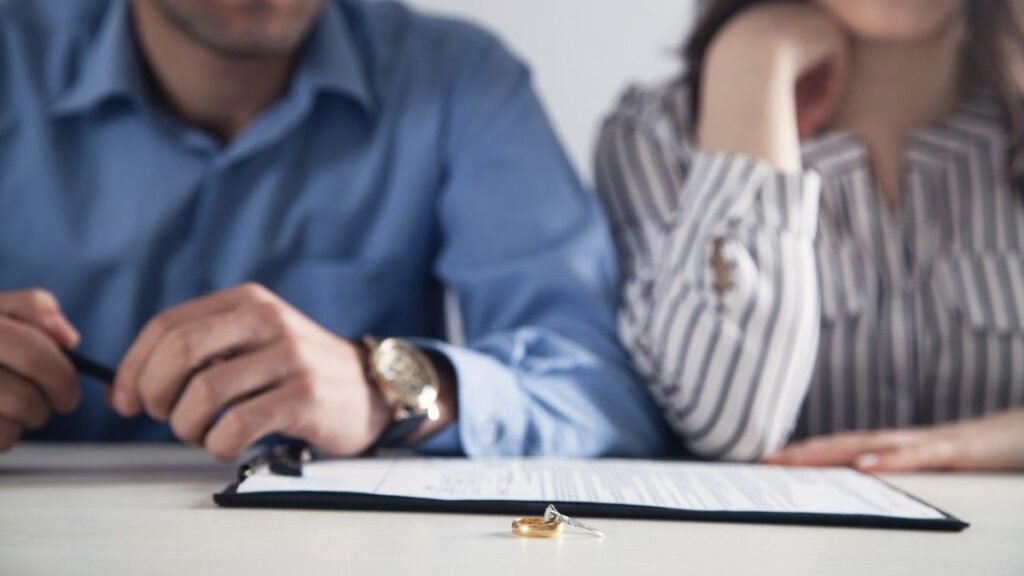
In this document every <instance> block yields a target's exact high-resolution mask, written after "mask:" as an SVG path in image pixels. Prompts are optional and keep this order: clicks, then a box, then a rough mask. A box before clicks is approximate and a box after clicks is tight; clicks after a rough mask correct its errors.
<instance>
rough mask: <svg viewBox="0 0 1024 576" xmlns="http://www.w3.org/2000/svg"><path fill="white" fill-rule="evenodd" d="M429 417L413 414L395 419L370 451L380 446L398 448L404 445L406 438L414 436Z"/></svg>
mask: <svg viewBox="0 0 1024 576" xmlns="http://www.w3.org/2000/svg"><path fill="white" fill-rule="evenodd" d="M426 419H427V415H426V414H412V415H410V416H409V417H407V418H400V419H398V420H395V421H394V422H392V423H391V425H390V426H388V427H387V428H386V429H385V430H384V433H383V434H381V435H380V438H377V441H376V442H374V443H373V446H372V447H371V448H370V451H373V450H378V449H380V448H396V447H399V446H402V445H403V444H404V443H405V440H406V439H407V438H409V436H412V434H413V433H414V432H416V430H419V427H420V425H422V424H423V421H424V420H426Z"/></svg>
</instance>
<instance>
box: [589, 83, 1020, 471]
mask: <svg viewBox="0 0 1024 576" xmlns="http://www.w3.org/2000/svg"><path fill="white" fill-rule="evenodd" d="M687 95H688V90H687V87H686V86H685V85H683V84H682V83H679V82H677V83H673V84H670V85H668V86H666V87H662V88H660V89H657V90H640V89H632V90H630V91H628V92H627V94H626V95H625V96H624V97H623V99H622V101H621V103H620V105H619V107H618V109H617V110H616V111H615V112H614V113H613V114H612V115H611V116H610V117H609V118H608V119H607V121H606V124H605V126H604V129H603V132H602V136H601V139H600V142H599V145H598V151H597V162H596V170H597V174H596V176H597V188H598V191H599V193H600V195H601V197H602V199H603V201H604V202H605V204H606V206H607V208H608V211H609V213H610V215H611V219H612V224H613V229H614V233H615V237H616V241H617V244H618V248H619V255H620V259H621V262H622V270H623V274H624V276H625V289H624V293H623V303H622V310H621V314H620V330H621V334H622V339H623V342H624V344H625V346H626V347H627V349H628V350H629V351H630V353H631V354H632V355H633V358H634V361H635V363H636V365H637V368H638V370H640V372H641V373H642V374H643V375H644V376H645V377H646V379H647V381H648V382H649V387H650V390H651V393H652V394H653V396H654V398H655V399H656V401H657V402H658V403H659V405H660V406H661V408H662V410H663V412H664V414H665V416H666V418H667V420H668V422H669V423H670V424H671V425H672V427H673V428H674V429H675V430H676V432H677V433H678V434H679V436H680V437H681V438H682V440H683V442H684V444H685V445H686V447H687V448H689V449H690V450H691V451H693V452H694V453H696V454H698V455H702V456H706V457H715V458H727V459H742V460H747V459H755V458H759V457H761V456H763V455H766V454H769V453H771V452H774V451H775V450H777V449H779V448H780V447H781V446H782V445H783V444H784V443H785V442H787V441H788V440H789V439H791V438H800V437H806V436H811V435H820V434H828V433H834V432H839V431H843V430H862V429H877V428H889V427H906V426H912V425H927V424H933V423H939V422H945V421H950V420H956V419H962V418H969V417H972V416H977V415H981V414H985V413H989V412H993V411H997V410H1000V409H1005V408H1006V407H1009V406H1019V405H1022V404H1024V195H1022V194H1024V190H1019V189H1018V190H1014V189H1013V188H1012V186H1011V185H1010V184H1009V181H1008V179H1007V178H1006V177H1005V173H1004V170H1005V159H1006V152H1007V150H1008V136H1007V134H1006V131H1005V128H1004V126H1003V124H1002V123H1001V122H1000V116H999V110H998V108H997V106H996V104H995V101H994V99H993V98H992V97H991V96H989V95H986V94H981V95H978V96H977V97H975V98H972V99H970V100H969V101H968V102H966V103H965V104H964V105H962V106H961V107H960V108H959V110H958V111H957V112H956V113H955V114H954V115H952V116H951V117H950V118H948V119H946V120H944V121H942V122H940V123H937V124H934V125H932V126H928V127H925V128H922V129H919V130H917V131H915V132H913V133H912V134H911V135H910V136H909V138H908V141H907V148H906V157H905V160H904V188H903V193H902V196H901V205H900V206H898V207H897V208H895V209H893V208H890V207H889V205H888V204H886V202H885V201H884V200H883V199H881V198H880V197H879V196H878V195H877V194H876V193H875V191H874V185H873V184H874V183H873V177H872V173H871V168H870V165H869V161H868V157H867V153H866V150H865V147H864V145H863V143H862V142H861V141H860V140H859V139H858V138H856V137H855V136H853V135H851V134H847V133H837V132H832V133H828V134H825V135H823V136H820V137H817V138H814V139H812V140H809V141H806V142H805V143H804V147H803V162H804V172H803V173H801V174H794V175H786V174H782V173H779V172H777V171H775V170H773V168H772V167H771V166H769V165H768V164H767V163H765V162H762V161H758V160H754V159H751V158H747V157H742V156H738V155H731V154H725V153H713V152H705V151H700V150H697V149H695V148H694V146H693V144H692V141H691V139H690V135H691V134H692V124H691V119H690V118H689V103H688V101H687V100H688V96H687ZM714 246H718V247H719V248H718V249H719V253H720V255H721V256H722V257H723V258H724V260H725V261H726V263H727V264H728V266H729V267H730V268H731V270H732V273H731V283H730V287H729V288H728V289H727V290H725V291H724V292H722V293H719V291H718V290H716V288H715V286H714V282H715V277H714V273H713V269H712V267H711V264H710V260H711V253H712V250H713V247H714Z"/></svg>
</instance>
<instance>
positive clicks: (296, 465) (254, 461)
mask: <svg viewBox="0 0 1024 576" xmlns="http://www.w3.org/2000/svg"><path fill="white" fill-rule="evenodd" d="M257 450H258V451H257V453H256V455H255V456H252V457H251V458H249V459H248V460H246V461H245V463H244V464H242V465H241V466H239V467H238V480H239V481H242V480H245V479H246V478H248V477H250V476H252V475H254V474H259V473H262V472H270V473H271V474H276V475H278V476H292V477H295V478H299V477H301V476H302V466H303V464H305V463H306V462H310V461H311V460H313V451H312V450H311V449H310V448H309V447H308V446H306V445H305V444H269V445H264V446H260V447H259V448H257Z"/></svg>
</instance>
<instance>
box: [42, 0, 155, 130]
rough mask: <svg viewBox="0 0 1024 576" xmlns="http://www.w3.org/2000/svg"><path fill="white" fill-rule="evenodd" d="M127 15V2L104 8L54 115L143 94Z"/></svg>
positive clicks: (139, 69)
mask: <svg viewBox="0 0 1024 576" xmlns="http://www.w3.org/2000/svg"><path fill="white" fill-rule="evenodd" d="M142 80H143V77H142V68H141V66H140V62H139V60H138V52H137V49H136V46H135V40H134V36H133V35H132V32H131V22H130V18H129V13H128V3H127V2H126V1H124V0H115V1H114V2H111V3H110V5H109V6H108V8H107V11H106V14H105V15H104V16H103V20H102V22H101V24H100V28H99V32H98V33H97V35H96V38H95V40H94V41H93V42H92V43H91V44H90V45H89V46H88V47H87V48H86V50H85V54H84V56H83V61H82V66H81V68H80V69H79V70H78V75H77V77H76V78H75V79H74V80H73V81H72V82H71V84H70V85H69V86H68V87H67V88H66V89H65V90H64V91H63V92H61V93H60V94H59V95H58V96H57V98H56V99H55V100H54V101H53V103H52V105H51V106H52V110H53V111H54V112H56V113H57V114H70V113H75V112H81V111H85V110H87V109H90V108H93V107H95V106H97V105H99V104H100V103H102V102H104V101H106V100H108V99H111V98H118V97H124V98H129V99H130V98H134V97H141V96H142V95H144V88H145V84H144V82H143V81H142Z"/></svg>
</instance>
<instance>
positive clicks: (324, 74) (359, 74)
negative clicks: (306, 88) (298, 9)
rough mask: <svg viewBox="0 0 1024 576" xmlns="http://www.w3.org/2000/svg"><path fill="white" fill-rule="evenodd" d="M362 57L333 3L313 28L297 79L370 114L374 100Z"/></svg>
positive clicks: (375, 107)
mask: <svg viewBox="0 0 1024 576" xmlns="http://www.w3.org/2000/svg"><path fill="white" fill-rule="evenodd" d="M361 56H362V52H361V50H360V49H359V47H358V46H357V45H356V41H355V38H353V35H352V29H351V27H350V26H349V22H348V21H347V19H346V16H345V13H344V12H343V11H342V9H341V7H340V6H338V4H337V3H336V2H334V1H333V0H332V1H330V2H328V5H327V8H326V9H325V10H324V13H323V14H322V15H321V17H320V19H319V21H317V23H316V25H315V26H314V27H313V31H312V33H311V34H310V36H309V40H308V42H307V44H306V47H305V48H304V50H303V54H302V60H301V62H300V63H299V68H298V71H297V75H300V76H305V77H306V78H307V79H308V81H309V83H310V86H312V87H313V89H314V90H316V91H320V92H333V93H337V94H340V95H342V96H348V97H349V98H351V99H352V100H354V101H355V102H357V103H358V104H359V105H360V106H361V107H362V108H363V110H364V111H366V112H367V113H372V112H374V111H375V110H376V109H377V100H376V98H375V97H374V94H373V90H372V89H371V87H370V80H369V78H368V76H367V72H366V68H365V65H364V61H363V58H362V57H361Z"/></svg>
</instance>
